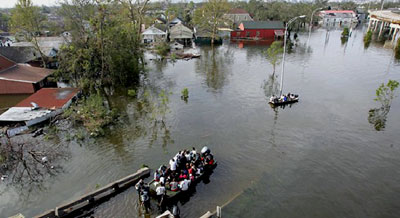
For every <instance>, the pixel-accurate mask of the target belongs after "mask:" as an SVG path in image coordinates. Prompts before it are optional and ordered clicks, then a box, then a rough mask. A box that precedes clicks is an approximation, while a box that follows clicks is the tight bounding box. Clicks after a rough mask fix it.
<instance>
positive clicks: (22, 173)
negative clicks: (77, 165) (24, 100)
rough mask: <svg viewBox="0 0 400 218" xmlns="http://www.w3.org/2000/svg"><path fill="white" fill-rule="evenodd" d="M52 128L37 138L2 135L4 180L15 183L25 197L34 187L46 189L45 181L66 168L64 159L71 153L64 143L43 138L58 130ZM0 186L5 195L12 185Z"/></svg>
mask: <svg viewBox="0 0 400 218" xmlns="http://www.w3.org/2000/svg"><path fill="white" fill-rule="evenodd" d="M52 128H53V127H52ZM54 128H55V127H54ZM50 130H51V131H50ZM50 130H46V137H43V135H42V136H40V137H38V139H35V140H32V138H31V136H30V135H19V136H15V137H13V138H8V137H7V136H1V135H0V158H1V159H0V162H1V167H0V176H1V180H2V181H1V182H2V183H3V184H5V185H12V186H13V188H15V190H16V191H17V192H18V195H19V197H20V198H21V199H24V200H25V199H29V197H30V195H31V193H32V192H33V191H38V192H41V191H43V190H45V189H46V186H44V184H43V183H44V181H46V180H47V179H48V178H49V177H51V176H55V175H57V174H59V173H61V172H64V169H63V167H62V166H61V162H62V160H66V159H68V158H69V155H70V153H69V152H68V151H67V150H66V148H65V147H64V146H62V145H61V144H57V145H53V146H49V145H48V144H47V143H45V142H43V141H45V139H46V138H48V137H49V136H52V135H53V134H54V133H53V132H52V131H55V130H52V129H50ZM42 131H43V130H42ZM39 140H40V141H42V142H41V143H39ZM0 188H1V192H0V196H1V195H2V194H3V193H4V191H5V190H7V188H8V187H7V186H1V187H0Z"/></svg>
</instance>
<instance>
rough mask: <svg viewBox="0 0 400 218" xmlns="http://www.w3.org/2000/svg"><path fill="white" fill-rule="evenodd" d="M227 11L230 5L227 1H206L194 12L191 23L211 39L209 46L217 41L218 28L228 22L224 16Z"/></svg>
mask: <svg viewBox="0 0 400 218" xmlns="http://www.w3.org/2000/svg"><path fill="white" fill-rule="evenodd" d="M229 9H230V5H229V3H228V1H227V0H207V2H206V3H204V4H203V5H202V6H201V7H200V8H198V9H196V11H195V12H194V16H193V23H194V24H195V25H196V26H197V27H198V29H200V30H202V31H204V32H205V34H206V35H208V36H209V37H211V44H214V40H215V39H218V34H217V31H218V28H219V27H222V26H221V25H223V24H224V23H226V22H228V20H227V19H226V18H225V17H224V15H225V14H226V13H227V12H228V11H229Z"/></svg>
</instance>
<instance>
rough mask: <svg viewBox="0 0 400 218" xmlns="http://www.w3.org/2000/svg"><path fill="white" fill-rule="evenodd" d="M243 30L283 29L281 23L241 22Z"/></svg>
mask: <svg viewBox="0 0 400 218" xmlns="http://www.w3.org/2000/svg"><path fill="white" fill-rule="evenodd" d="M242 23H243V26H244V29H285V27H284V25H283V22H282V21H243V22H242Z"/></svg>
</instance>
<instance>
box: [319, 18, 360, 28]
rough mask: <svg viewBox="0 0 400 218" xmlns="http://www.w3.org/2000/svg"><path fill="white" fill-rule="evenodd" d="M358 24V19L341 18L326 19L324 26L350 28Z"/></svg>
mask: <svg viewBox="0 0 400 218" xmlns="http://www.w3.org/2000/svg"><path fill="white" fill-rule="evenodd" d="M354 22H357V19H355V18H352V17H346V18H340V17H328V18H327V17H324V19H323V25H324V26H332V27H349V26H351V24H352V23H354Z"/></svg>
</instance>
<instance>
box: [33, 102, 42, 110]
mask: <svg viewBox="0 0 400 218" xmlns="http://www.w3.org/2000/svg"><path fill="white" fill-rule="evenodd" d="M31 105H32V106H33V107H32V110H36V109H39V108H40V107H39V105H38V104H36V103H35V102H31Z"/></svg>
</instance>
